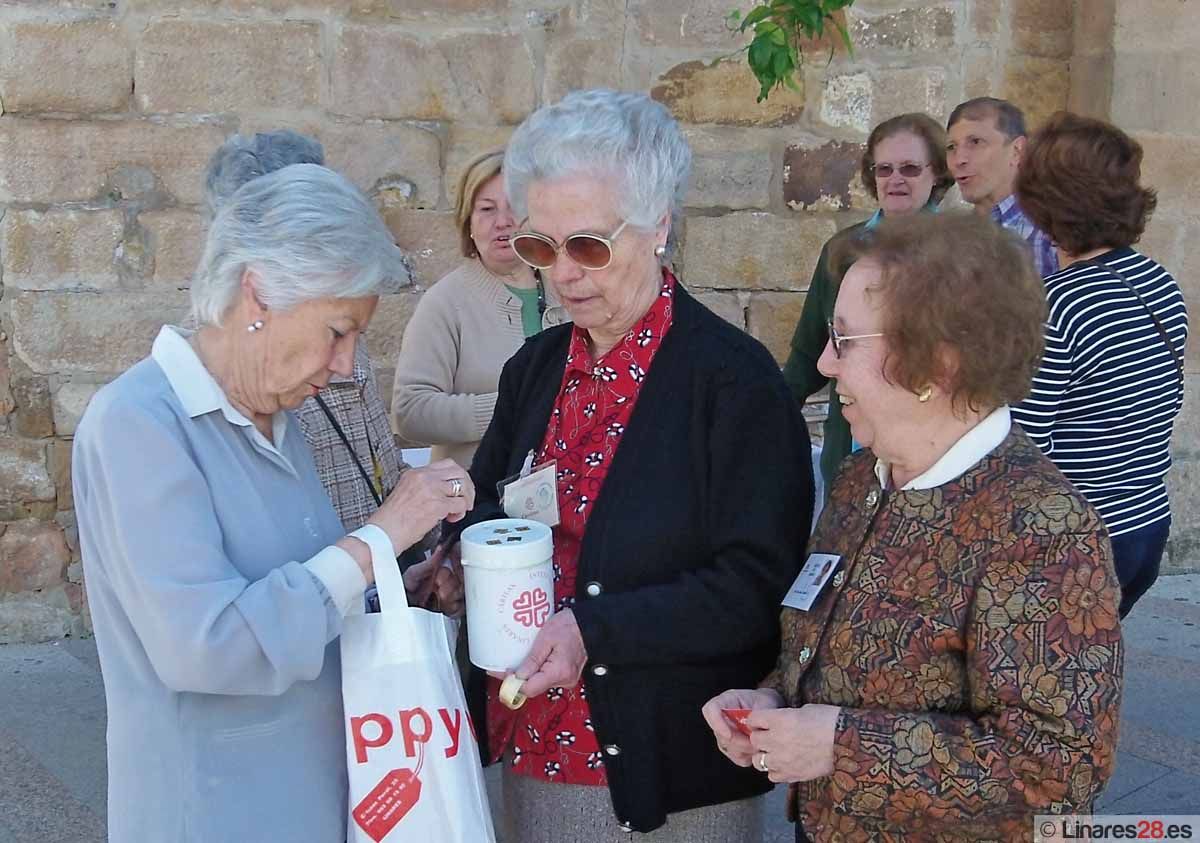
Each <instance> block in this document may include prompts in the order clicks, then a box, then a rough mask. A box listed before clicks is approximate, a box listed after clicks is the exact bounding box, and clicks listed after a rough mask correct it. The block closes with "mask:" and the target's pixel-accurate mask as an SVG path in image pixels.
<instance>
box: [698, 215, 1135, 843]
mask: <svg viewBox="0 0 1200 843" xmlns="http://www.w3.org/2000/svg"><path fill="white" fill-rule="evenodd" d="M1045 313H1046V310H1045V299H1044V298H1043V295H1042V285H1041V281H1040V279H1039V278H1038V277H1037V275H1036V273H1035V271H1034V267H1033V262H1032V261H1031V260H1030V259H1029V251H1028V247H1027V246H1026V244H1025V243H1024V241H1022V240H1021V239H1020V238H1019V237H1018V236H1017V235H1016V234H1014V233H1012V232H1009V231H1006V230H1004V229H1002V228H1000V227H999V226H997V225H995V224H994V223H993V222H991V221H990V220H987V219H984V218H982V217H979V216H976V215H974V214H947V215H945V217H943V218H941V219H933V218H930V217H927V216H926V215H923V214H921V215H916V216H910V217H907V218H905V219H899V220H888V221H886V222H884V223H883V224H882V225H880V227H879V228H878V230H877V231H876V232H875V235H874V236H873V237H872V238H871V242H870V243H869V244H866V249H865V253H862V254H861V256H860V257H858V260H856V261H855V262H854V263H853V265H852V266H850V268H849V270H848V271H847V272H846V274H845V278H844V279H843V281H842V284H841V289H840V290H839V292H838V297H837V303H836V306H835V308H834V317H833V331H832V332H831V334H830V339H829V342H828V343H826V346H825V350H824V352H823V353H822V354H821V358H820V360H819V362H818V365H820V367H821V371H822V372H823V373H824V374H825V375H826V376H827V377H829V378H836V379H837V382H838V394H839V397H840V398H841V401H842V404H843V409H844V411H845V415H846V420H847V421H848V422H849V424H850V430H851V432H852V433H853V435H854V438H855V439H856V440H857V441H859V442H861V443H862V446H863V448H862V450H860V451H858V452H857V453H855V454H853V455H852V456H850V457H848V458H847V459H846V461H845V462H844V463H843V465H842V470H841V471H840V472H839V473H838V475H837V478H836V479H835V480H834V482H833V487H832V489H831V490H830V495H829V502H828V504H827V505H826V506H825V509H824V510H823V511H822V513H821V518H820V521H819V522H818V524H817V528H816V531H815V532H814V534H813V537H812V539H811V540H810V541H809V545H808V546H809V550H810V551H812V554H811V556H810V557H809V559H808V561H807V562H806V563H805V566H804V570H803V572H802V573H801V575H800V577H798V578H797V580H796V585H795V586H793V588H792V590H791V591H789V593H788V596H787V597H786V598H785V599H784V601H783V605H784V609H783V612H782V616H778V615H773V617H780V622H781V625H782V628H783V644H782V647H781V651H780V654H779V659H778V662H777V664H776V669H775V671H774V672H773V673H772V674H771V675H770V676H768V677H767V678H766V679H765V680H764V681H762V682H759V683H757V687H753V686H742V687H740V688H737V687H734V689H733V690H729V691H726V692H725V693H723V694H720V695H718V696H716V697H715V698H714V699H713V700H711V701H710V702H709V703H708V704H707V705H706V706H705V709H704V713H705V717H706V718H707V720H708V722H709V724H710V726H711V727H712V730H713V734H714V736H715V737H716V744H717V746H719V747H720V748H721V750H722V751H723V752H725V754H726V755H727V756H728V757H729V759H730V760H731V761H732V762H733V763H734V764H737V765H740V766H742V767H746V768H754V769H757V770H759V774H760V775H761V776H762V777H763V778H764V779H768V780H770V781H772V782H780V783H788V784H789V785H790V789H791V790H790V793H789V797H790V798H789V807H790V809H791V811H792V812H793V813H794V815H796V816H798V819H799V823H798V825H797V827H796V840H797V841H798V843H803V841H808V840H811V841H815V843H833V841H862V842H863V843H866V841H877V840H879V841H884V840H904V841H913V843H925V841H938V843H952V842H953V841H963V843H967V841H978V840H991V841H1012V843H1017V842H1018V841H1025V840H1028V839H1029V838H1030V829H1031V828H1032V827H1033V822H1034V816H1035V815H1037V814H1074V813H1089V812H1090V811H1091V808H1092V804H1093V801H1094V799H1095V798H1096V796H1097V795H1098V794H1099V792H1100V790H1101V789H1102V788H1103V786H1104V783H1105V781H1106V780H1107V779H1108V777H1109V776H1110V775H1111V774H1112V771H1113V762H1114V755H1115V752H1116V743H1117V723H1118V720H1119V713H1120V712H1119V708H1120V700H1121V668H1122V653H1123V648H1122V642H1121V632H1120V627H1119V625H1118V623H1117V599H1118V590H1117V582H1116V577H1115V576H1114V574H1113V568H1112V556H1111V552H1110V549H1109V544H1108V537H1107V535H1106V534H1105V530H1104V525H1103V523H1101V521H1100V516H1099V515H1097V513H1096V511H1095V510H1094V509H1093V508H1092V507H1091V506H1090V505H1089V504H1088V502H1087V501H1086V500H1085V499H1084V498H1083V496H1082V495H1081V494H1080V493H1079V492H1078V491H1076V489H1075V488H1074V487H1073V486H1072V485H1071V484H1070V483H1069V482H1068V481H1067V479H1066V478H1065V477H1063V475H1062V473H1061V472H1060V471H1059V470H1058V469H1057V468H1055V466H1054V464H1053V463H1052V462H1050V460H1049V459H1047V458H1046V456H1045V455H1044V454H1043V453H1042V452H1041V451H1040V450H1038V448H1037V446H1036V445H1035V444H1034V443H1033V442H1031V441H1030V439H1029V437H1028V436H1026V435H1025V433H1024V432H1023V431H1022V430H1021V428H1020V427H1018V426H1016V425H1014V424H1012V420H1011V416H1010V410H1009V407H1010V405H1011V404H1013V403H1015V402H1018V401H1020V400H1021V399H1022V398H1024V397H1025V394H1026V393H1027V392H1028V390H1029V383H1030V378H1031V377H1032V375H1033V373H1034V371H1035V370H1036V369H1037V361H1038V357H1039V355H1040V352H1041V349H1042V336H1041V333H1042V331H1041V323H1042V319H1043V317H1044V316H1045ZM829 563H832V566H831V570H830V571H828V572H827V573H826V575H825V576H822V577H817V578H815V579H814V577H813V574H814V573H815V572H817V571H820V570H822V569H823V566H824V565H826V564H829ZM744 709H750V713H749V715H748V716H746V717H745V718H744V720H743V722H744V723H745V725H746V726H747V728H748V729H749V734H748V735H744V734H742V733H741V732H739V731H737V730H736V729H735V728H734V727H733V725H732V724H731V723H730V722H729V720H728V719H727V718H728V717H729V716H730V715H727V714H725V712H726V711H729V710H744Z"/></svg>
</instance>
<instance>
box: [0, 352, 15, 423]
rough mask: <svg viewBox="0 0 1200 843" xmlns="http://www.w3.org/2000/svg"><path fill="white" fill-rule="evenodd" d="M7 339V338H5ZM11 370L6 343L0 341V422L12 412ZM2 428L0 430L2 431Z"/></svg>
mask: <svg viewBox="0 0 1200 843" xmlns="http://www.w3.org/2000/svg"><path fill="white" fill-rule="evenodd" d="M5 339H7V337H5ZM11 382H12V369H11V367H10V366H9V364H8V343H7V342H4V341H3V340H0V422H3V420H4V417H5V416H7V415H8V414H9V413H11V412H12V411H13V397H12V390H11V388H10V387H11ZM3 429H4V428H0V430H3Z"/></svg>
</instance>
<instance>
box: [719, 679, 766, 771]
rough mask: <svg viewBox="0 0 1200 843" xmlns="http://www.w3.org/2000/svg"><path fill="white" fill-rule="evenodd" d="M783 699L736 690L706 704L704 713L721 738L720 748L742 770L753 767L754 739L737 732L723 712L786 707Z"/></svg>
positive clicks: (759, 691) (761, 692) (755, 690)
mask: <svg viewBox="0 0 1200 843" xmlns="http://www.w3.org/2000/svg"><path fill="white" fill-rule="evenodd" d="M782 707H783V698H782V697H780V696H779V694H778V693H776V692H775V691H771V690H767V689H763V688H735V689H733V690H730V691H725V692H724V693H722V694H718V695H717V696H715V697H713V698H712V699H711V700H709V701H708V702H706V703H705V704H704V708H702V709H701V713H703V714H704V719H705V721H706V722H707V723H708V728H710V729H712V732H713V735H714V736H715V737H716V739H717V748H718V749H720V750H721V752H722V753H724V754H725V757H726V758H728V759H729V760H730V761H732V762H733V763H734V764H737V765H738V766H739V767H749V766H750V762H751V761H752V760H753V757H754V747H752V746H751V745H750V738H748V737H747V736H746V735H743V734H742V733H741V732H739V731H738V730H737V728H735V727H734V726H733V725H732V724H731V723H730V722H729V718H727V717H726V716H725V715H724V714H723V713H722V710H723V709H727V708H748V709H750V710H751V711H754V710H755V709H762V708H782Z"/></svg>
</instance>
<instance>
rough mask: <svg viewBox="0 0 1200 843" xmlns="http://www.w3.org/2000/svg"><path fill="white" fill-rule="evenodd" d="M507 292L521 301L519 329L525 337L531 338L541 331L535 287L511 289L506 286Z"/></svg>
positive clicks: (536, 289) (540, 317)
mask: <svg viewBox="0 0 1200 843" xmlns="http://www.w3.org/2000/svg"><path fill="white" fill-rule="evenodd" d="M504 286H505V287H508V291H509V292H510V293H512V294H513V295H514V296H516V297H517V298H519V299H520V300H521V327H522V328H523V329H524V331H525V336H526V337H532V336H533V335H534V334H537V333H540V332H541V330H542V314H541V312H540V311H539V309H538V288H537V287H513V286H510V285H508V284H505V285H504Z"/></svg>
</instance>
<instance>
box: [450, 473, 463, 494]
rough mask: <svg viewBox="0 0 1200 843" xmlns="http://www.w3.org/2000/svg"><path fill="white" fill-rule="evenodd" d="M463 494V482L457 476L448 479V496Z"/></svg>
mask: <svg viewBox="0 0 1200 843" xmlns="http://www.w3.org/2000/svg"><path fill="white" fill-rule="evenodd" d="M462 496H463V482H462V481H461V480H459V479H458V478H457V477H455V478H454V479H452V480H451V481H450V497H452V498H461V497H462Z"/></svg>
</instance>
